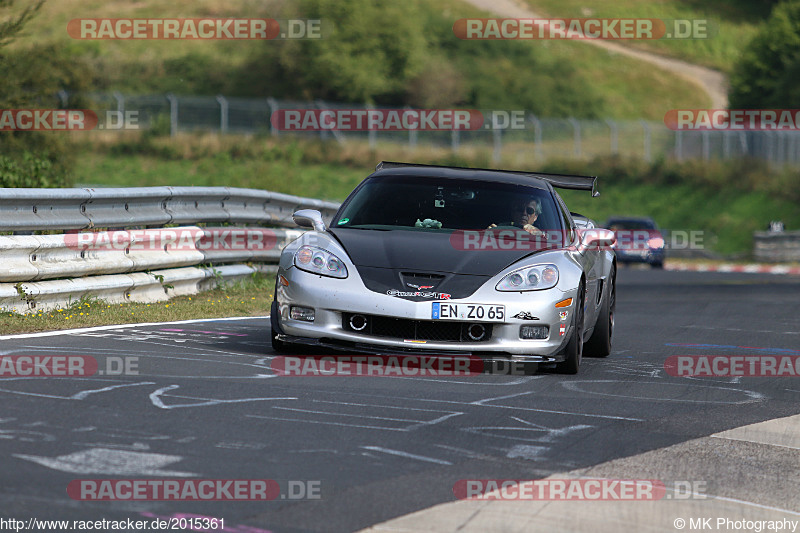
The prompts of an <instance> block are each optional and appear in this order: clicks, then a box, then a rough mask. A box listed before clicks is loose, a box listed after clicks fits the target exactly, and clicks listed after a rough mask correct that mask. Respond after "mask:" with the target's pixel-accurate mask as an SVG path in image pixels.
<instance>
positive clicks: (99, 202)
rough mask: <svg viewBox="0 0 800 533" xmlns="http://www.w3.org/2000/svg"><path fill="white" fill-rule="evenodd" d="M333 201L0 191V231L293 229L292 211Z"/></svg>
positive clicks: (189, 193) (329, 206) (232, 194)
mask: <svg viewBox="0 0 800 533" xmlns="http://www.w3.org/2000/svg"><path fill="white" fill-rule="evenodd" d="M338 208H339V205H338V204H336V203H334V202H326V201H323V200H316V199H313V198H301V197H299V196H292V195H289V194H282V193H277V192H270V191H262V190H258V189H238V188H234V187H121V188H108V189H106V188H85V189H24V188H19V189H9V188H6V189H0V231H32V230H74V229H90V228H124V227H144V226H164V225H167V224H198V223H208V222H217V223H230V224H264V225H268V226H279V227H294V226H295V224H294V222H293V221H292V213H294V212H295V211H296V210H298V209H317V210H318V211H320V212H321V213H322V217H323V218H330V217H332V216H333V214H334V213H335V212H336V210H337V209H338Z"/></svg>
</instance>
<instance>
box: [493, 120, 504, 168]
mask: <svg viewBox="0 0 800 533" xmlns="http://www.w3.org/2000/svg"><path fill="white" fill-rule="evenodd" d="M492 138H493V144H494V147H493V149H492V161H493V162H494V163H499V162H500V158H501V157H502V155H503V130H501V129H500V128H495V129H494V130H492Z"/></svg>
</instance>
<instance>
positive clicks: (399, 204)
mask: <svg viewBox="0 0 800 533" xmlns="http://www.w3.org/2000/svg"><path fill="white" fill-rule="evenodd" d="M557 213H558V212H557V210H556V204H555V202H554V200H553V198H552V195H551V194H550V192H549V191H547V190H544V189H539V188H536V187H530V186H523V185H515V184H510V183H497V182H489V181H477V180H460V179H452V178H441V177H428V176H414V177H409V176H381V177H374V178H370V179H369V181H367V182H366V183H364V184H363V185H362V186H361V187H359V188H358V190H357V191H356V192H354V193H353V195H352V196H351V197H350V198H349V199H348V201H347V202H346V203H345V205H344V206H343V208H342V209H341V211H340V212H339V214H338V216H337V217H336V218H335V219H334V221H333V226H334V227H336V228H360V229H367V228H368V229H413V230H420V231H443V232H449V231H454V230H482V229H483V230H485V229H488V228H489V227H490V226H492V225H495V226H496V227H497V228H501V229H502V228H512V227H516V228H523V227H524V226H525V225H526V223H527V222H529V221H531V222H532V223H533V225H535V227H536V228H538V229H540V230H545V231H546V230H557V231H559V232H560V231H561V223H560V219H559V217H558V216H557Z"/></svg>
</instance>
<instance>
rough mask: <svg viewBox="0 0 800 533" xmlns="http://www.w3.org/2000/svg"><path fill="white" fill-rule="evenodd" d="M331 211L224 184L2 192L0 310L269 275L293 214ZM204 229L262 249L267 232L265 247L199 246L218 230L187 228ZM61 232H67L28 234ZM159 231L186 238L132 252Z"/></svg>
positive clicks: (169, 293) (158, 294)
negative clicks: (257, 241) (226, 232)
mask: <svg viewBox="0 0 800 533" xmlns="http://www.w3.org/2000/svg"><path fill="white" fill-rule="evenodd" d="M338 207H339V205H338V204H336V203H334V202H326V201H322V200H317V199H313V198H301V197H298V196H292V195H288V194H281V193H275V192H270V191H262V190H256V189H238V188H232V187H141V188H79V189H7V188H6V189H3V188H0V231H4V232H12V234H11V235H0V309H5V310H10V311H15V312H18V313H28V312H39V311H47V310H52V309H56V308H61V307H66V306H68V305H69V304H70V303H72V302H75V301H79V300H81V298H86V297H91V298H99V299H102V300H105V301H108V302H109V303H122V302H127V301H135V302H153V301H162V300H166V299H169V298H171V297H173V296H179V295H185V294H195V293H197V292H199V291H201V290H206V289H209V288H213V287H214V286H216V285H217V284H219V283H220V282H229V281H235V280H238V279H243V278H246V277H248V276H250V275H251V274H253V273H254V272H257V271H260V272H265V271H266V272H268V271H274V270H276V268H277V266H276V264H277V262H278V260H279V258H280V251H281V249H282V248H283V247H284V246H285V245H286V244H287V243H288V242H290V241H291V240H294V239H295V238H297V237H298V236H300V235H301V234H302V233H303V231H301V230H297V229H282V228H285V227H296V225H295V224H294V222H293V221H292V218H291V215H292V213H294V212H295V211H297V210H299V209H317V210H319V211H320V212H321V213H322V215H323V218H325V219H328V220H329V219H331V218H332V217H333V215H334V213H335V212H336V210H337V209H338ZM204 223H217V224H226V225H229V226H226V228H224V229H231V230H233V231H237V232H238V233H239V234H241V235H243V236H244V237H245V238H244V239H243V241H242V242H247V243H249V242H251V241H249V240H248V239H247V236H248V235H251V234H252V235H256V236H258V237H260V238H261V242H263V236H264V235H265V234H267V235H269V236H270V239H269V243H267V245H266V246H256V247H250V246H238V247H230V246H225V245H224V244H225V243H224V242H223V243H222V244H223V246H213V247H204V246H202V243H203V239H208V240H211V239H214V238H215V237H214V235H215V233H214V232H215V231H217V232H218V231H219V228H217V229H215V230H212V229H210V228H203V227H199V226H195V225H194V224H204ZM176 224H177V225H179V226H176V227H173V225H176ZM185 224H192V225H191V226H185ZM253 224H255V225H258V226H256V227H254V226H251V225H253ZM164 226H170V227H169V228H165V227H164ZM261 226H269V227H261ZM117 228H122V229H117ZM137 228H143V229H137ZM106 229H108V230H109V231H105V230H106ZM63 230H68V231H70V232H69V233H66V234H44V235H31V234H27V233H31V232H34V231H44V232H50V231H63ZM76 230H78V231H76ZM80 230H84V231H80ZM100 230H104V231H100ZM166 232H172V233H175V234H180V235H183V236H186V235H189V236H190V239H189V240H188V242H186V241H182V243H181V244H182V245H181V246H172V245H170V244H169V241H166V242H167V243H168V244H165V245H164V246H161V244H160V242H161V241H158V242H159V245H158V246H136V244H137V243H139V244H141V243H142V242H144V241H148V242H153V240H152V237H153V236H154V235H163V234H164V233H166ZM19 233H26V234H22V235H20V234H19ZM87 235H91V237H92V243H91V244H89V245H83V244H81V242H82V240H81V239H80V237H85V236H87ZM98 242H106V243H113V245H112V246H102V245H97V243H98ZM215 243H216V241H215ZM206 244H208V243H207V242H206ZM243 262H248V263H255V264H253V265H245V264H241V263H243ZM0 329H1V328H0Z"/></svg>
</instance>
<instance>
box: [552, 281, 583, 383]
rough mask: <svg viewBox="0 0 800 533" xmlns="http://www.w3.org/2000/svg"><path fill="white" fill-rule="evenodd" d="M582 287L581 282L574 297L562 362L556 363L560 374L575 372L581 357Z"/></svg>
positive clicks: (579, 365) (579, 364)
mask: <svg viewBox="0 0 800 533" xmlns="http://www.w3.org/2000/svg"><path fill="white" fill-rule="evenodd" d="M583 300H584V287H583V282H581V284H580V286H579V287H578V295H577V298H576V299H575V312H574V313H573V314H572V332H571V333H570V339H569V342H567V345H566V346H565V347H564V351H563V352H562V353H563V354H564V357H565V358H564V362H562V363H558V364H557V365H556V370H557V371H558V372H560V373H562V374H577V373H578V369H579V368H580V367H581V359H582V358H583V306H584V301H583Z"/></svg>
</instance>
